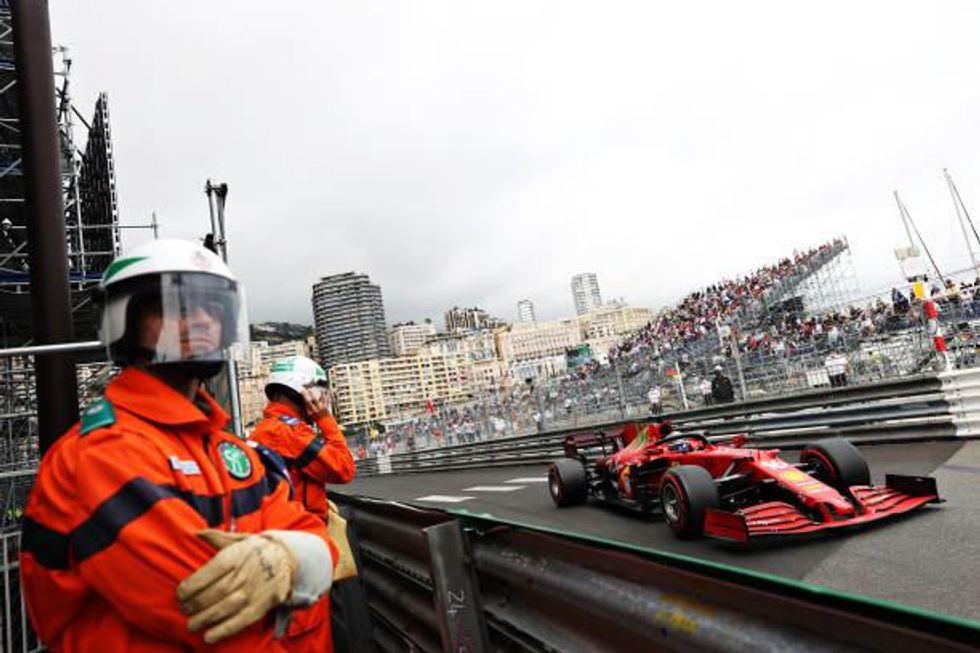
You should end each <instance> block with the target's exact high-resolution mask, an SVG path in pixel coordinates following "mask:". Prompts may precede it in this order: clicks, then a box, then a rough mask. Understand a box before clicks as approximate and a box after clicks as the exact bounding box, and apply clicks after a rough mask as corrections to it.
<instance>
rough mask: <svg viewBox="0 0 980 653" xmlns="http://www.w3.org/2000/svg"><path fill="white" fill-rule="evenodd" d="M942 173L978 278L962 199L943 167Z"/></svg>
mask: <svg viewBox="0 0 980 653" xmlns="http://www.w3.org/2000/svg"><path fill="white" fill-rule="evenodd" d="M943 175H944V176H945V177H946V184H947V185H948V186H949V194H950V196H951V197H952V198H953V208H954V209H956V219H957V220H959V222H960V229H962V230H963V242H965V243H966V250H967V251H968V252H970V261H971V262H972V263H973V273H974V275H975V278H976V279H980V268H978V267H977V257H976V255H975V254H974V253H973V246H972V245H970V236H969V235H968V234H967V232H966V221H965V220H964V219H963V214H964V213H965V212H966V207H965V206H963V207H962V209H963V210H962V211H961V210H960V207H961V205H962V200H961V199H960V194H959V192H958V191H957V190H956V185H955V184H954V183H953V178H952V177H950V175H949V171H948V170H946V168H943ZM967 217H969V216H967ZM971 226H972V223H971Z"/></svg>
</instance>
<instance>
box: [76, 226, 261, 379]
mask: <svg viewBox="0 0 980 653" xmlns="http://www.w3.org/2000/svg"><path fill="white" fill-rule="evenodd" d="M93 299H94V304H95V308H96V323H97V324H98V325H99V339H100V340H101V341H102V343H103V344H104V345H105V346H106V349H107V351H108V353H109V358H110V359H111V360H113V361H114V362H116V363H118V364H120V365H132V364H136V363H142V364H157V363H179V362H184V363H191V362H194V363H209V365H206V366H202V368H201V369H205V368H206V369H208V370H211V372H210V373H211V374H214V373H216V372H217V371H218V369H220V365H218V366H216V365H215V363H217V362H220V361H225V360H227V359H228V357H229V352H228V348H229V347H230V346H231V345H232V344H236V343H240V344H242V345H247V344H248V319H247V314H246V311H245V291H244V289H243V288H242V286H241V284H240V283H239V282H238V280H237V279H236V278H235V275H233V274H232V273H231V270H229V269H228V266H227V265H225V263H224V262H223V261H222V260H221V259H220V258H218V257H217V256H216V255H215V254H214V252H211V251H209V250H207V249H205V248H203V247H201V246H200V245H198V244H196V243H192V242H188V241H183V240H172V239H160V240H153V241H150V242H148V243H146V244H144V245H140V246H139V247H136V248H134V249H133V250H131V251H130V252H128V253H127V254H126V255H124V256H120V257H119V258H117V259H116V260H114V261H113V262H112V263H110V264H109V267H108V268H106V270H105V273H104V274H103V275H102V282H101V283H100V284H99V289H98V291H97V292H96V294H95V296H94V298H93Z"/></svg>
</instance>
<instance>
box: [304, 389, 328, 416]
mask: <svg viewBox="0 0 980 653" xmlns="http://www.w3.org/2000/svg"><path fill="white" fill-rule="evenodd" d="M300 394H301V395H302V397H303V403H304V406H303V408H304V410H305V411H306V415H307V417H309V418H310V419H311V420H313V421H314V422H316V421H318V420H321V419H323V418H324V417H326V416H327V415H330V414H331V412H330V396H329V395H328V394H327V392H326V390H324V389H323V388H321V387H319V386H310V387H308V388H303V391H302V392H301V393H300Z"/></svg>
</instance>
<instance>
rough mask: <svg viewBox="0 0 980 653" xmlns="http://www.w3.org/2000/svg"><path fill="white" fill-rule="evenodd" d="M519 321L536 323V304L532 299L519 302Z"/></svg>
mask: <svg viewBox="0 0 980 653" xmlns="http://www.w3.org/2000/svg"><path fill="white" fill-rule="evenodd" d="M517 321H518V322H534V321H535V319H534V303H533V302H532V301H531V300H530V299H522V300H520V301H519V302H517Z"/></svg>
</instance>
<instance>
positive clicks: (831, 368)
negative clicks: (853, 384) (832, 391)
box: [824, 351, 848, 388]
mask: <svg viewBox="0 0 980 653" xmlns="http://www.w3.org/2000/svg"><path fill="white" fill-rule="evenodd" d="M847 365H848V362H847V357H846V356H844V354H842V353H841V352H839V351H835V352H831V354H830V355H829V356H827V358H826V360H824V369H826V370H827V378H828V379H829V380H830V386H831V387H832V388H841V387H843V386H845V385H847Z"/></svg>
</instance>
